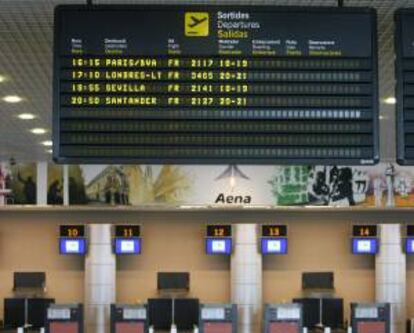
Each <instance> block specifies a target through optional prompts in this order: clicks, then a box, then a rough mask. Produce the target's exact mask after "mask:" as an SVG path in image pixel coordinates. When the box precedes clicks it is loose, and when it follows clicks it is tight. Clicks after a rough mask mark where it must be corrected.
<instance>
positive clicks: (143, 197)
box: [0, 162, 414, 207]
mask: <svg viewBox="0 0 414 333" xmlns="http://www.w3.org/2000/svg"><path fill="white" fill-rule="evenodd" d="M68 169H69V176H68V189H69V203H70V204H71V205H98V206H105V205H129V206H137V205H148V204H160V205H213V206H214V205H249V204H250V205H271V206H342V207H347V206H362V207H393V206H396V207H413V206H414V188H413V184H414V168H410V167H400V166H396V165H392V164H384V163H382V164H379V165H377V166H366V167H364V166H358V167H348V166H248V165H227V166H226V165H220V166H188V165H185V166H178V165H163V166H160V165H70V166H69V167H68ZM62 174H63V172H62V166H57V165H55V164H49V165H48V178H47V198H48V203H49V204H54V205H56V204H62V202H63V178H62V177H63V175H62ZM36 186H37V184H36V164H35V163H26V164H22V163H19V164H16V163H12V164H11V163H10V162H8V163H0V204H1V202H3V201H4V202H5V203H6V204H33V203H35V202H36ZM2 200H3V201H2Z"/></svg>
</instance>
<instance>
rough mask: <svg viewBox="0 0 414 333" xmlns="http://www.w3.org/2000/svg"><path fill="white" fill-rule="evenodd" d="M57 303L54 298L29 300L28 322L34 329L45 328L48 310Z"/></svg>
mask: <svg viewBox="0 0 414 333" xmlns="http://www.w3.org/2000/svg"><path fill="white" fill-rule="evenodd" d="M53 303H55V300H54V299H53V298H29V299H28V300H27V319H28V320H27V321H28V323H29V324H30V325H32V328H35V329H40V328H41V327H45V319H46V313H47V309H48V307H49V306H50V304H53Z"/></svg>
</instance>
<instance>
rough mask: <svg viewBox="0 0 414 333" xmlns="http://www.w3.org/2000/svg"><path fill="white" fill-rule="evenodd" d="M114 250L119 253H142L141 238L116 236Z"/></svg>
mask: <svg viewBox="0 0 414 333" xmlns="http://www.w3.org/2000/svg"><path fill="white" fill-rule="evenodd" d="M114 252H115V254H117V255H123V254H127V255H134V254H135V255H138V254H141V238H139V237H134V238H118V237H117V238H115V245H114Z"/></svg>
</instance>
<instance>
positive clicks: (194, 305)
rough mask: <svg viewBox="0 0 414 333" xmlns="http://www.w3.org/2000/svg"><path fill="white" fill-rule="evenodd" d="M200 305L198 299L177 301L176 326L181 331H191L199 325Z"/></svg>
mask: <svg viewBox="0 0 414 333" xmlns="http://www.w3.org/2000/svg"><path fill="white" fill-rule="evenodd" d="M199 308H200V303H199V300H198V299H197V298H179V299H176V300H175V324H176V325H177V328H178V329H179V330H186V331H190V330H192V329H193V328H194V325H198V314H199Z"/></svg>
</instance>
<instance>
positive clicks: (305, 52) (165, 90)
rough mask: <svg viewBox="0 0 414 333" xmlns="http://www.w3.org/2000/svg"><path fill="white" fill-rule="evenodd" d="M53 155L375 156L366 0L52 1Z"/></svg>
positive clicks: (206, 159) (241, 159)
mask: <svg viewBox="0 0 414 333" xmlns="http://www.w3.org/2000/svg"><path fill="white" fill-rule="evenodd" d="M53 141H54V158H55V160H56V161H57V162H60V163H156V164H157V163H176V164H180V163H183V164H219V163H238V164H304V163H308V164H348V165H352V164H355V165H358V164H368V165H369V164H374V163H376V162H377V161H378V83H377V45H376V14H375V11H374V10H372V9H367V8H336V7H331V8H327V7H309V8H308V7H306V8H304V7H268V6H205V5H203V6H201V5H200V6H185V5H176V6H164V5H150V6H148V5H129V6H114V5H100V6H89V7H88V6H75V5H63V6H58V7H57V8H56V11H55V45H54V130H53Z"/></svg>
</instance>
